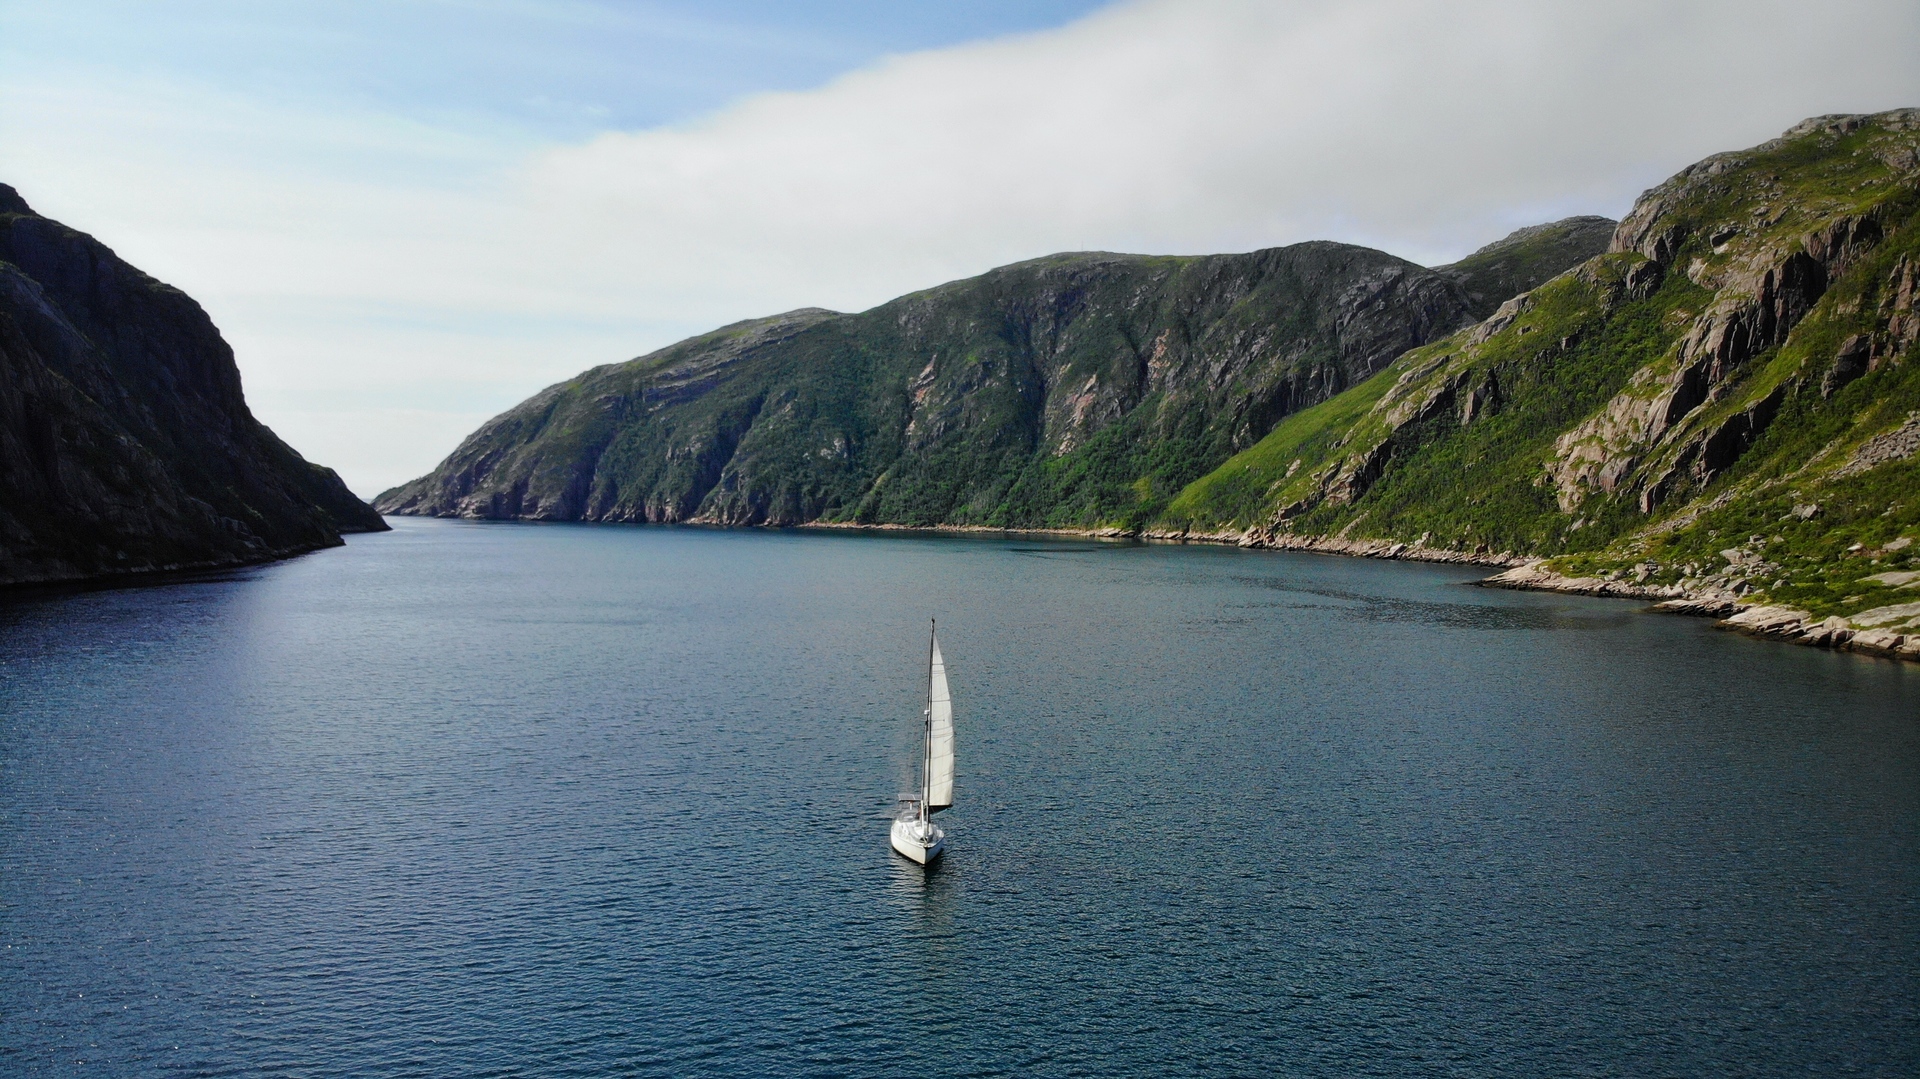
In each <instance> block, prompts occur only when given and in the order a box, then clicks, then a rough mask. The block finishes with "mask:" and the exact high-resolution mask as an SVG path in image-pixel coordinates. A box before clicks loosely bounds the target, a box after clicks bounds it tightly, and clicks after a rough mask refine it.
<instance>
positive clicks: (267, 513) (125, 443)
mask: <svg viewBox="0 0 1920 1079" xmlns="http://www.w3.org/2000/svg"><path fill="white" fill-rule="evenodd" d="M386 527H387V526H386V524H385V523H384V522H382V521H381V519H380V517H379V515H378V514H377V513H375V512H374V511H373V509H372V508H371V507H369V506H368V505H367V504H365V503H364V502H361V501H360V500H359V499H358V498H355V497H354V496H353V494H352V493H351V492H349V491H348V490H347V488H346V486H345V485H344V484H342V483H341V482H340V479H339V477H337V476H336V475H334V473H333V472H332V470H330V469H326V468H322V467H320V466H318V465H314V464H310V463H308V462H307V461H305V460H303V459H302V458H301V457H300V455H299V454H298V453H295V452H294V451H293V450H292V449H291V448H289V447H288V446H287V445H286V444H285V443H283V442H281V441H280V440H279V439H278V438H276V437H275V436H274V434H273V432H272V431H270V430H268V429H267V428H266V427H265V426H264V425H262V424H261V423H260V422H259V421H257V420H255V419H254V418H253V415H252V413H250V412H249V411H248V409H247V405H246V401H245V399H244V398H243V397H242V395H241V391H240V373H239V370H238V369H237V368H236V367H235V366H234V362H233V352H232V350H231V349H230V348H229V347H228V346H227V344H226V342H225V341H223V340H222V339H221V337H220V334H219V331H218V330H216V329H215V328H214V326H213V323H212V321H211V320H210V319H209V318H208V317H207V314H206V312H205V311H203V310H202V309H201V308H200V305H199V304H197V303H195V302H194V301H193V300H192V299H191V298H189V297H188V296H186V295H185V294H184V293H182V292H180V291H179V290H177V289H174V288H170V287H169V286H167V285H164V284H162V283H160V282H158V281H155V280H154V279H153V278H151V277H148V276H147V275H146V274H143V273H141V272H140V271H139V270H137V269H134V268H133V267H132V266H129V265H127V264H126V263H125V262H123V261H121V260H120V259H119V258H118V257H117V256H115V255H114V253H113V252H112V251H110V250H108V249H107V248H106V247H105V246H104V245H102V244H101V243H99V242H98V241H96V240H94V239H93V238H92V237H90V236H87V235H85V234H84V233H81V232H77V231H75V230H73V229H70V228H68V227H66V226H65V225H62V224H60V223H59V222H56V221H52V220H49V219H47V218H44V217H41V216H40V215H38V214H36V213H34V212H33V210H32V208H31V207H29V206H28V205H27V203H26V201H25V200H24V199H22V198H21V197H20V196H19V194H18V193H17V192H15V191H14V190H13V189H12V188H11V187H7V186H5V185H0V585H17V584H27V583H49V582H60V581H76V580H85V579H90V578H99V577H111V576H120V575H130V574H138V573H143V572H152V571H157V570H174V569H187V568H203V567H215V566H223V565H235V564H240V563H247V562H257V561H262V560H265V559H269V558H276V557H282V556H285V555H289V554H295V553H299V552H302V551H309V550H313V549H315V548H319V547H325V546H331V545H337V544H339V543H340V542H341V540H340V533H341V532H342V531H355V530H359V531H378V530H384V529H385V528H386Z"/></svg>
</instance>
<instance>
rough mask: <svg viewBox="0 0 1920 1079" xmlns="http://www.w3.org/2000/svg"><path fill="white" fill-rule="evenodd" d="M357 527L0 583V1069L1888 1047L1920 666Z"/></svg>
mask: <svg viewBox="0 0 1920 1079" xmlns="http://www.w3.org/2000/svg"><path fill="white" fill-rule="evenodd" d="M396 524H398V526H399V530H398V531H397V532H396V533H394V534H392V535H384V536H370V537H363V538H356V539H355V540H353V541H352V542H351V543H350V544H349V546H348V547H346V548H345V549H344V550H336V551H329V552H323V553H320V554H317V555H313V556H310V557H307V558H303V559H299V560H296V561H293V562H288V563H284V564H280V565H276V566H271V567H266V568H262V569H258V570H253V571H248V572H245V573H241V574H237V575H233V576H231V577H227V578H224V579H217V580H208V581H201V582H194V583H183V584H174V585H169V586H165V587H156V588H149V589H138V590H123V591H109V592H95V593H89V594H82V595H73V596H65V597H57V598H42V599H33V600H25V601H16V602H13V603H10V604H8V605H5V606H0V695H3V696H0V710H3V712H4V721H3V723H0V1073H4V1074H8V1075H42V1074H44V1075H106V1076H113V1075H290V1076H291V1075H299V1076H334V1075H338V1076H397V1075H420V1076H444V1075H538V1076H559V1075H613V1074H650V1075H706V1074H712V1075H722V1074H727V1075H744V1074H768V1075H900V1074H905V1073H908V1072H916V1073H921V1074H929V1075H1101V1076H1107V1075H1167V1074H1183V1073H1192V1074H1221V1075H1227V1074H1239V1075H1267V1074H1285V1075H1298V1076H1349V1075H1394V1076H1403V1075H1412V1076H1420V1075H1471V1076H1487V1075H1512V1076H1541V1075H1620V1076H1655V1075H1678V1076H1693V1075H1708V1074H1738V1075H1757V1076H1773V1075H1805V1074H1817V1075H1845V1074H1865V1075H1913V1074H1916V1073H1920V1014H1917V1012H1920V1009H1917V1008H1916V1003H1915V1001H1916V999H1917V998H1920V898H1917V897H1920V668H1914V667H1903V666H1900V665H1897V664H1894V663H1891V662H1886V661H1878V660H1870V659H1864V658H1860V657H1855V656H1848V655H1836V654H1830V653H1825V652H1819V651H1815V650H1812V649H1802V648H1794V647H1789V646H1780V645H1769V644H1764V643H1760V642H1755V641H1751V640H1746V639H1743V638H1739V637H1735V636H1732V635H1729V634H1725V633H1721V632H1717V631H1715V630H1713V629H1712V628H1710V627H1709V626H1708V625H1706V624H1705V623H1703V622H1700V621H1695V620H1688V619H1679V618H1666V617H1659V616H1652V615H1647V614H1644V613H1641V612H1639V611H1638V610H1637V609H1636V608H1635V606H1633V605H1631V604H1625V603H1620V602H1610V601H1599V600H1583V599H1578V598H1569V597H1556V596H1542V595H1529V594H1516V593H1507V592H1495V591H1489V590H1484V589H1478V588H1472V587H1468V586H1466V585H1465V584H1463V583H1462V582H1464V581H1466V580H1468V579H1470V578H1471V577H1472V576H1473V574H1472V573H1470V572H1468V571H1461V570H1456V569H1449V568H1440V567H1426V566H1417V565H1403V564H1390V563H1381V562H1369V561H1360V560H1346V559H1335V558H1323V557H1316V556H1308V555H1284V554H1274V553H1255V552H1244V551H1237V550H1231V549H1217V548H1175V547H1163V546H1103V545H1096V544H1085V543H1081V544H1073V543H1052V542H1045V541H1034V540H1013V541H1008V540H1004V539H980V540H976V539H939V538H879V537H866V536H847V535H793V534H777V533H764V532H712V531H699V530H680V529H661V528H625V527H613V526H533V525H479V524H466V523H453V522H417V521H399V522H396ZM936 614H937V615H938V616H939V617H940V619H941V626H942V634H941V636H942V643H943V645H944V646H945V651H946V655H947V659H948V663H949V667H950V670H951V671H952V677H953V684H954V693H955V697H956V699H957V702H958V715H959V719H958V723H959V739H960V741H959V747H960V748H959V754H960V756H959V762H960V768H959V782H958V804H957V805H956V807H955V809H954V810H953V811H952V812H951V813H950V814H948V815H946V816H945V817H944V818H943V820H944V822H945V823H946V825H947V827H948V831H949V833H950V834H951V836H952V839H951V845H950V849H949V852H948V854H947V856H946V858H945V860H944V863H943V864H940V865H938V866H937V867H936V868H935V869H934V870H933V871H931V872H926V871H923V870H921V869H920V868H918V867H916V866H912V865H910V864H908V863H906V862H904V861H902V860H901V859H899V858H897V857H895V856H893V855H891V854H890V853H889V851H888V849H887V845H886V818H887V815H888V813H889V811H890V808H891V806H890V803H891V800H892V797H893V795H894V793H895V792H896V791H898V790H901V789H905V786H906V783H907V780H906V765H907V762H908V760H909V758H910V756H911V751H912V747H913V745H914V744H915V741H916V737H917V733H918V727H917V723H918V717H919V708H920V703H919V702H920V695H921V694H922V693H923V692H924V683H923V679H924V677H925V670H924V662H925V649H926V640H925V636H924V633H925V627H926V619H927V617H928V616H929V615H936Z"/></svg>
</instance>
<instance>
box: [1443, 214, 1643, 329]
mask: <svg viewBox="0 0 1920 1079" xmlns="http://www.w3.org/2000/svg"><path fill="white" fill-rule="evenodd" d="M1618 224H1619V222H1617V221H1615V220H1613V219H1612V218H1609V217H1568V218H1564V219H1562V220H1559V221H1553V222H1549V223H1548V224H1545V225H1532V226H1529V227H1527V228H1524V229H1520V230H1519V231H1517V232H1515V233H1513V234H1512V235H1510V236H1507V237H1506V238H1505V239H1502V240H1496V241H1494V242H1493V243H1490V244H1488V245H1487V246H1485V247H1483V248H1481V249H1480V250H1478V251H1475V252H1474V253H1473V254H1471V255H1468V256H1467V257H1466V258H1463V259H1461V260H1460V261H1459V262H1456V263H1453V264H1451V265H1448V266H1436V267H1434V270H1435V271H1436V272H1438V273H1440V274H1441V275H1443V276H1445V277H1450V278H1452V279H1453V280H1455V281H1457V282H1459V284H1460V287H1461V288H1463V289H1465V290H1466V293H1467V300H1468V302H1469V303H1471V304H1472V305H1473V317H1474V318H1476V319H1483V318H1486V317H1487V316H1488V315H1491V314H1493V312H1494V311H1495V310H1496V309H1497V308H1498V307H1499V306H1500V305H1501V304H1502V303H1504V302H1505V301H1506V300H1507V298H1508V297H1511V296H1518V295H1520V294H1521V293H1522V292H1525V291H1527V290H1528V289H1530V288H1533V287H1535V286H1536V285H1539V284H1540V283H1542V282H1544V281H1546V280H1547V279H1548V278H1551V277H1552V276H1554V275H1555V274H1557V273H1559V272H1560V271H1562V270H1565V269H1567V268H1568V267H1571V266H1578V265H1580V264H1581V263H1583V262H1585V261H1587V260H1588V259H1590V258H1592V257H1593V256H1595V255H1599V254H1603V253H1604V252H1605V251H1606V250H1607V245H1608V244H1610V243H1612V242H1613V230H1614V227H1615V226H1616V225H1618Z"/></svg>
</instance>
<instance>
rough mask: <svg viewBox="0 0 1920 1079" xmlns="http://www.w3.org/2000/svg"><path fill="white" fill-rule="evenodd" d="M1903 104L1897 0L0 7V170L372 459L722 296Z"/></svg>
mask: <svg viewBox="0 0 1920 1079" xmlns="http://www.w3.org/2000/svg"><path fill="white" fill-rule="evenodd" d="M1903 106H1920V4H1914V3H1912V0H1829V2H1826V3H1823V4H1818V5H1815V4H1808V3H1804V2H1794V3H1780V2H1775V0H1604V2H1601V0H1594V2H1581V3H1573V2H1559V0H1525V2H1521V0H1513V2H1506V0H1501V2H1492V0H1455V2H1452V3H1438V2H1427V0H1337V2H1336V0H1262V2H1252V0H1207V2H1198V0H1129V2H1120V3H1107V4H1103V3H1096V2H1093V0H1025V2H1002V0H991V2H981V3H966V2H961V0H945V2H941V0H891V2H880V0H871V2H862V0H852V2H841V3H804V2H800V0H789V2H786V3H775V2H745V0H736V2H728V0H709V2H703V3H694V2H689V0H660V2H646V3H642V2H613V0H381V2H377V3H376V2H361V0H329V2H325V3H319V2H311V3H310V2H302V0H284V2H278V3H258V2H255V0H173V2H170V3H168V4H165V5H158V4H152V3H146V2H135V0H62V2H60V3H48V2H44V0H0V182H5V183H10V184H12V185H14V186H15V187H16V188H18V189H19V190H20V193H21V194H22V195H23V196H24V197H25V198H26V199H27V201H28V202H30V203H32V204H33V205H34V207H35V208H36V209H37V210H38V211H40V212H41V213H43V214H46V215H47V216H50V217H55V218H58V219H60V220H62V221H64V222H66V223H67V224H69V225H72V226H74V227H75V228H78V229H81V230H82V231H85V232H88V233H91V234H93V235H94V236H96V237H98V238H99V239H100V240H102V241H103V242H105V243H107V244H108V245H109V246H111V247H113V248H114V249H115V250H116V251H117V252H119V254H120V255H121V256H122V257H124V258H126V259H127V260H128V261H130V262H132V263H133V264H134V265H136V266H139V267H140V268H142V269H144V270H146V271H147V272H149V273H151V274H153V275H154V276H156V277H159V278H160V279H162V280H164V281H167V282H169V283H171V284H174V285H177V286H179V287H180V288H182V289H184V290H186V291H187V292H188V293H189V294H190V295H192V296H194V297H195V298H196V299H197V300H199V301H200V302H201V304H202V305H203V306H205V307H206V308H207V310H208V311H209V313H210V314H211V315H212V316H213V319H214V321H215V323H216V324H217V325H218V326H219V327H220V328H221V330H222V332H223V333H224V334H225V335H226V337H227V339H228V340H229V341H230V342H231V343H232V344H233V346H234V349H235V353H236V356H237V359H238V361H239V364H240V369H241V373H242V378H243V380H244V384H245V386H246V391H247V397H248V401H249V402H250V404H251V406H252V408H253V410H254V412H255V414H256V415H258V416H259V417H260V418H261V419H262V420H264V421H265V422H266V423H268V424H269V425H270V426H272V427H273V428H274V429H275V431H277V432H278V433H279V434H280V435H281V437H283V438H285V439H286V440H287V441H288V442H289V443H291V444H292V445H293V446H294V447H295V448H297V449H298V450H300V451H301V452H302V453H303V454H305V455H306V456H307V457H308V458H309V459H312V460H315V461H319V462H321V463H323V464H327V465H330V466H332V467H334V468H336V469H338V470H339V471H340V473H341V475H342V476H343V477H344V478H345V479H346V481H347V483H348V484H349V486H351V487H352V488H353V489H354V490H355V491H357V492H358V493H360V494H362V495H364V496H371V495H373V494H376V493H377V492H379V491H381V490H383V489H385V488H386V487H389V486H392V485H394V484H397V483H400V482H402V481H405V480H407V479H410V478H412V477H414V476H417V475H420V474H422V473H424V472H426V471H428V470H430V469H431V468H432V467H433V466H434V465H435V464H436V463H437V462H438V461H439V460H440V459H441V458H442V457H444V456H445V455H446V454H447V453H449V452H450V451H451V450H452V449H453V447H454V446H455V445H456V444H458V442H459V441H460V439H461V438H463V437H464V436H465V435H467V434H468V433H469V432H471V431H472V430H473V429H474V428H475V427H477V426H479V424H480V423H482V422H483V421H484V420H485V419H487V418H488V417H489V416H492V415H494V414H496V413H498V412H500V411H502V410H504V409H506V408H508V407H511V406H512V405H513V404H515V403H517V402H518V401H520V400H522V399H524V398H525V397H527V396H529V395H530V394H532V393H534V392H535V391H537V390H539V389H540V388H542V387H544V386H546V385H549V384H551V383H553V382H556V381H560V380H562V379H565V378H568V377H570V376H572V375H574V374H577V373H578V372H580V371H581V370H584V369H586V368H588V367H591V366H594V365H598V364H602V363H611V362H617V361H620V360H625V359H628V358H631V357H633V356H635V355H639V354H642V353H644V352H647V351H650V350H652V349H654V348H658V347H661V346H663V345H666V344H669V343H671V342H673V341H675V340H678V339H680V338H682V337H685V336H688V335H690V334H694V333H699V332H702V331H705V330H708V329H711V328H713V327H715V326H719V325H723V324H725V323H728V322H732V321H736V320H738V319H743V318H751V317H757V316H761V315H767V314H773V313H775V312H779V311H784V310H790V309H792V308H796V307H807V306H818V307H829V308H834V309H836V310H847V311H853V310H862V309H864V308H867V307H871V306H873V305H875V304H878V303H881V302H884V301H885V300H887V299H889V298H891V297H893V296H896V295H899V294H901V293H905V292H909V291H913V290H915V289H920V288H925V287H928V286H931V285H935V284H938V283H940V282H942V281H947V280H952V279H954V278H958V277H964V276H967V275H970V274H975V273H979V272H982V271H984V270H987V269H989V268H991V267H993V266H996V265H1001V264H1005V263H1008V262H1013V261H1018V260H1020V259H1023V258H1031V257H1035V256H1039V255H1043V254H1048V253H1051V252H1054V251H1065V250H1120V251H1139V252H1153V253H1175V254H1191V253H1204V252H1213V251H1246V250H1254V249H1257V248H1262V247H1270V246H1276V245H1280V244H1287V243H1295V242H1299V241H1302V240H1310V239H1333V240H1343V241H1347V242H1352V243H1362V244H1367V245H1369V246H1374V247H1379V248H1382V249H1384V250H1387V251H1391V252H1393V253H1395V254H1398V255H1401V256H1403V257H1406V258H1409V259H1412V260H1414V261H1416V262H1420V263H1423V264H1427V265H1433V264H1437V263H1440V262H1445V261H1449V260H1451V259H1453V258H1457V257H1459V256H1460V255H1463V254H1465V253H1467V252H1468V251H1471V250H1472V249H1474V248H1476V247H1478V246H1480V245H1482V244H1484V243H1486V242H1488V241H1490V240H1493V239H1496V238H1498V237H1499V236H1501V235H1504V234H1505V233H1506V232H1508V231H1510V230H1512V229H1514V228H1517V227H1520V226H1523V225H1528V224H1534V223H1537V222H1540V221H1545V220H1552V219H1555V218H1559V217H1564V216H1567V215H1570V214H1576V213H1600V214H1605V215H1607V216H1609V217H1619V216H1621V215H1622V214H1624V213H1625V212H1626V211H1627V210H1628V209H1629V208H1630V207H1631V205H1632V203H1633V200H1634V198H1635V197H1636V196H1637V195H1638V194H1639V193H1640V192H1641V191H1642V190H1644V189H1645V188H1647V187H1649V186H1652V185H1653V184H1655V183H1657V182H1658V181H1660V180H1661V179H1663V178H1665V177H1666V176H1668V175H1670V174H1672V173H1673V172H1675V171H1677V170H1678V169H1680V168H1682V167H1684V166H1685V165H1687V164H1690V163H1692V162H1693V161H1696V160H1698V159H1700V158H1702V157H1704V156H1706V155H1708V154H1711V153H1715V152H1718V151H1721V150H1729V149H1737V148H1741V147H1745V146H1750V145H1753V144H1756V143H1758V142H1761V141H1764V140H1766V139H1768V138H1770V137H1772V136H1774V135H1776V134H1778V133H1779V132H1780V131H1782V130H1784V129H1785V128H1787V127H1788V126H1790V125H1792V124H1793V123H1795V122H1797V121H1798V120H1800V119H1803V118H1805V117H1807V116H1812V115H1817V114H1822V113H1832V112H1869V111H1878V110H1882V109H1888V108H1896V107H1903Z"/></svg>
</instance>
